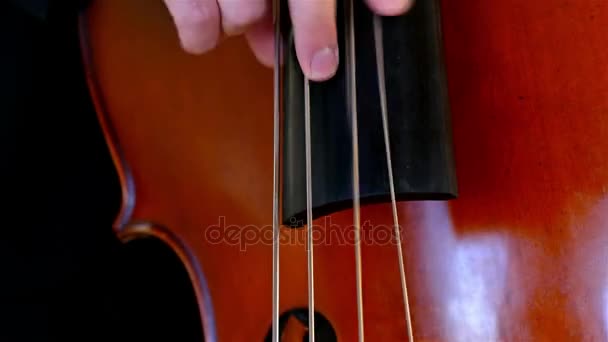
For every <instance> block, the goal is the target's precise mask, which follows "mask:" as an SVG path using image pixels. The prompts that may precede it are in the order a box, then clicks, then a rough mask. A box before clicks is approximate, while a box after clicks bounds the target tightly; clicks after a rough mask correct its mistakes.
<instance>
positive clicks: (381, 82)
mask: <svg viewBox="0 0 608 342" xmlns="http://www.w3.org/2000/svg"><path fill="white" fill-rule="evenodd" d="M374 41H375V50H376V66H377V68H378V88H379V92H380V108H381V112H382V127H383V130H384V146H385V149H384V150H385V152H386V163H387V169H388V180H389V186H390V193H391V207H392V209H393V223H394V225H395V239H396V240H397V252H398V255H399V272H400V276H401V277H400V278H401V291H402V294H403V306H404V309H405V321H406V325H407V328H408V338H409V341H410V342H413V341H414V332H413V329H412V319H411V314H410V306H409V299H408V293H407V282H406V279H405V265H404V262H403V249H402V248H401V234H400V231H399V218H398V215H397V201H396V199H395V184H394V180H393V165H392V158H391V150H390V143H389V134H388V115H387V112H388V110H387V104H386V82H385V76H384V46H383V45H384V44H383V39H382V22H381V21H380V17H379V16H377V15H374Z"/></svg>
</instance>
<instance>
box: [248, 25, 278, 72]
mask: <svg viewBox="0 0 608 342" xmlns="http://www.w3.org/2000/svg"><path fill="white" fill-rule="evenodd" d="M245 38H246V39H247V43H248V44H249V47H250V48H251V51H253V54H254V55H255V57H256V58H257V59H258V61H259V62H260V63H262V64H263V65H265V66H267V67H269V68H272V67H274V49H275V39H274V24H273V22H272V17H271V16H270V15H266V16H265V17H264V18H263V19H262V20H261V21H259V22H257V23H255V24H254V25H252V26H251V27H250V28H249V30H247V33H245Z"/></svg>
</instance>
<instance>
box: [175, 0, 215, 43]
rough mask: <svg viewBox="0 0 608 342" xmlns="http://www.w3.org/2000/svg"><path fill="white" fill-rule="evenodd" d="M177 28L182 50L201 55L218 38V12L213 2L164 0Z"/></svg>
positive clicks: (208, 0)
mask: <svg viewBox="0 0 608 342" xmlns="http://www.w3.org/2000/svg"><path fill="white" fill-rule="evenodd" d="M164 1H165V5H166V6H167V8H168V9H169V13H170V14H171V17H172V18H173V21H174V22H175V26H176V27H177V33H178V35H179V40H180V42H181V45H182V48H183V49H184V50H186V51H187V52H189V53H193V54H202V53H205V52H207V51H209V50H211V49H213V48H215V46H216V45H217V43H218V41H219V38H220V33H221V31H220V12H219V9H218V7H217V3H216V1H215V0H164Z"/></svg>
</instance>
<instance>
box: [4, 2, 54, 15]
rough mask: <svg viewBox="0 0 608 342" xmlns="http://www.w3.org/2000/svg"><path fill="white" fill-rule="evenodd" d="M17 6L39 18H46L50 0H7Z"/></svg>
mask: <svg viewBox="0 0 608 342" xmlns="http://www.w3.org/2000/svg"><path fill="white" fill-rule="evenodd" d="M8 1H9V2H11V3H13V5H15V6H16V7H17V8H19V9H21V10H23V11H25V12H26V13H28V14H30V15H32V16H34V17H37V18H39V19H46V16H47V14H48V11H49V2H50V1H51V0H8Z"/></svg>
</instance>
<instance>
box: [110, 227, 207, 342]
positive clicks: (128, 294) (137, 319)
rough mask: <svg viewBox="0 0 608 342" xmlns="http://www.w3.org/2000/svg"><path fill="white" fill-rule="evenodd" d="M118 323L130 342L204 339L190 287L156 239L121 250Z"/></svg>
mask: <svg viewBox="0 0 608 342" xmlns="http://www.w3.org/2000/svg"><path fill="white" fill-rule="evenodd" d="M120 254H121V255H120V258H119V261H118V262H119V263H122V266H123V267H121V269H120V270H121V273H122V274H121V277H120V279H122V280H123V282H122V284H121V285H120V291H119V292H120V295H119V296H120V301H121V303H120V306H121V307H123V308H124V309H123V310H121V311H122V313H121V314H120V316H123V317H120V321H121V325H122V328H120V329H121V330H123V329H125V330H127V331H125V332H124V334H127V336H128V338H126V340H130V341H180V342H189V341H192V342H201V341H204V334H203V327H202V324H201V317H200V314H199V308H198V306H197V301H196V296H195V292H194V288H193V286H192V284H191V282H190V278H189V276H188V272H187V270H186V268H185V267H184V265H183V263H182V262H181V260H180V258H179V257H178V256H177V255H176V254H175V252H174V251H173V250H172V249H171V248H170V247H169V246H168V245H167V244H165V243H164V242H162V241H160V240H159V239H156V238H152V237H147V238H137V239H133V240H130V241H129V242H127V243H125V244H124V245H122V247H121V251H120Z"/></svg>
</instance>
